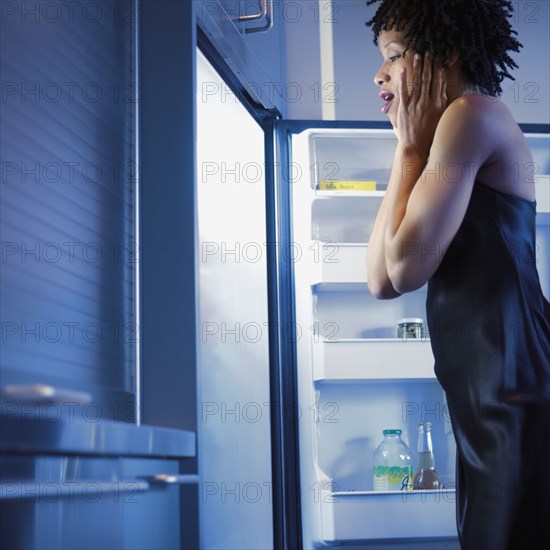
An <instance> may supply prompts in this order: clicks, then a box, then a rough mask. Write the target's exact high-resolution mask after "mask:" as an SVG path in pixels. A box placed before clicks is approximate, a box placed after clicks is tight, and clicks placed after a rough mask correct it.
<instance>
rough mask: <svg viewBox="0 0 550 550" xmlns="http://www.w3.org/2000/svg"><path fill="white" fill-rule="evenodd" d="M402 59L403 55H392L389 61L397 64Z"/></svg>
mask: <svg viewBox="0 0 550 550" xmlns="http://www.w3.org/2000/svg"><path fill="white" fill-rule="evenodd" d="M400 57H401V55H392V56H391V57H389V58H388V59H389V60H390V61H391V62H392V63H395V62H396V61H397V60H398V59H399V58H400Z"/></svg>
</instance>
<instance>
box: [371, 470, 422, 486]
mask: <svg viewBox="0 0 550 550" xmlns="http://www.w3.org/2000/svg"><path fill="white" fill-rule="evenodd" d="M412 480H413V472H412V466H405V467H403V468H401V467H399V466H375V467H374V476H373V489H374V490H375V491H410V490H411V489H412Z"/></svg>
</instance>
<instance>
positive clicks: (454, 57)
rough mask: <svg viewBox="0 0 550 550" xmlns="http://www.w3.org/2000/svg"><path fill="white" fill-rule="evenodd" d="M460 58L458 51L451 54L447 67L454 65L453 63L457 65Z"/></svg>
mask: <svg viewBox="0 0 550 550" xmlns="http://www.w3.org/2000/svg"><path fill="white" fill-rule="evenodd" d="M458 60H459V55H458V52H455V53H454V54H453V55H451V57H449V59H447V61H446V65H447V67H452V66H453V65H456V63H458Z"/></svg>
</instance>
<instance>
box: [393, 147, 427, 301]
mask: <svg viewBox="0 0 550 550" xmlns="http://www.w3.org/2000/svg"><path fill="white" fill-rule="evenodd" d="M425 165H426V159H421V158H420V156H419V155H418V153H417V152H416V150H415V149H414V148H413V147H410V146H399V145H398V148H397V151H396V154H395V157H394V163H393V168H392V175H391V181H390V183H391V184H392V185H391V188H392V193H391V196H390V200H389V202H388V213H387V223H386V228H385V231H384V253H385V264H386V269H387V272H388V278H389V280H390V281H391V283H392V286H393V287H394V288H395V289H396V290H397V291H400V290H402V289H401V288H400V278H401V273H402V272H403V268H404V263H405V260H406V257H405V254H406V251H407V246H408V245H412V244H415V243H407V242H406V240H404V239H406V237H404V236H403V233H402V232H400V231H399V229H400V227H401V224H402V222H403V219H404V218H405V214H406V212H407V204H408V202H409V198H410V195H411V192H412V190H413V188H414V186H415V185H416V182H417V181H418V180H419V178H420V176H421V175H422V171H423V169H424V167H425ZM388 188H389V186H388Z"/></svg>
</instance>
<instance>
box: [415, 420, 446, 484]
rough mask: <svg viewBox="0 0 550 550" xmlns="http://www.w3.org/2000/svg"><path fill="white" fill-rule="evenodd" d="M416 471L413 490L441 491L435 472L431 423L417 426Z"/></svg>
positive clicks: (439, 481) (422, 423)
mask: <svg viewBox="0 0 550 550" xmlns="http://www.w3.org/2000/svg"><path fill="white" fill-rule="evenodd" d="M417 450H418V469H417V470H416V473H415V475H414V478H413V490H426V489H441V480H440V479H439V475H438V473H437V472H436V470H435V459H434V452H433V447H432V433H431V423H430V422H421V423H420V424H419V425H418V447H417Z"/></svg>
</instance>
